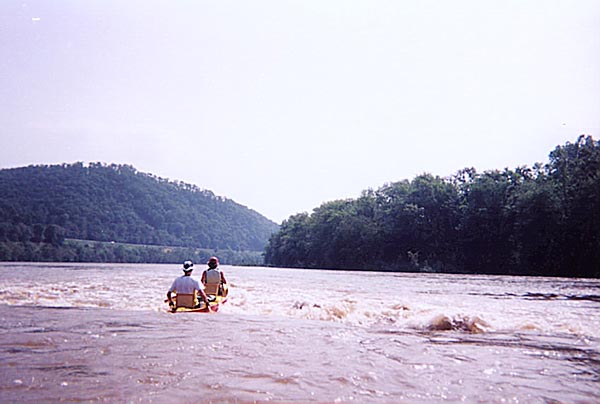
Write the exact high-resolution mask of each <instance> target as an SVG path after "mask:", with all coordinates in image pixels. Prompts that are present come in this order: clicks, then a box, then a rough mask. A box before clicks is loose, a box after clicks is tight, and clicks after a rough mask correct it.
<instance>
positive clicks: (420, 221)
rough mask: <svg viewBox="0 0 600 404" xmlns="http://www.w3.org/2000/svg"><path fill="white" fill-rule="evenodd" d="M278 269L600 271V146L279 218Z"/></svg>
mask: <svg viewBox="0 0 600 404" xmlns="http://www.w3.org/2000/svg"><path fill="white" fill-rule="evenodd" d="M265 263H266V264H267V265H271V266H277V267H292V268H294V267H295V268H323V269H355V270H377V271H398V272H403V271H404V272H434V273H435V272H440V273H463V274H506V275H537V276H560V277H582V278H599V277H600V144H599V143H598V141H595V140H594V139H593V138H592V137H591V136H583V135H582V136H579V138H578V139H577V141H576V142H575V143H569V142H567V143H566V144H565V145H564V146H557V147H556V148H555V149H554V150H553V151H552V152H551V153H550V154H549V163H547V164H540V163H536V164H535V165H534V166H533V167H527V166H523V167H518V168H516V169H514V170H512V169H508V168H505V169H504V170H502V171H500V170H490V171H485V172H483V173H478V172H477V171H476V170H475V169H474V168H465V169H463V170H461V171H459V172H458V173H456V174H455V175H453V176H451V177H446V178H441V177H438V176H433V175H431V174H422V175H419V176H417V177H415V178H414V179H413V180H411V181H408V180H404V181H399V182H394V183H389V184H385V185H384V186H382V187H381V188H379V189H377V190H372V189H369V190H366V191H363V193H362V195H361V196H360V197H359V198H356V199H345V200H336V201H330V202H326V203H323V204H322V205H321V206H319V207H317V208H315V209H314V210H313V212H312V213H310V214H309V213H300V214H296V215H293V216H291V217H290V218H288V219H287V220H285V221H284V222H283V223H282V225H281V227H280V230H279V232H277V233H275V234H274V235H273V236H271V238H270V240H269V243H268V245H267V247H266V252H265Z"/></svg>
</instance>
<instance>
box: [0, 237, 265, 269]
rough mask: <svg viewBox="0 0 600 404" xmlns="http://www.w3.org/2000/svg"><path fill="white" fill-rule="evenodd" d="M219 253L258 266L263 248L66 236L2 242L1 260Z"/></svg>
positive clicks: (117, 259)
mask: <svg viewBox="0 0 600 404" xmlns="http://www.w3.org/2000/svg"><path fill="white" fill-rule="evenodd" d="M213 255H216V256H218V257H219V260H220V261H221V262H222V263H223V264H226V265H239V266H259V265H262V263H263V253H262V252H261V251H234V250H227V249H225V250H222V249H205V248H192V247H178V246H157V245H140V244H129V243H117V242H114V241H94V240H75V239H65V240H63V241H62V242H61V243H54V244H53V243H48V242H40V243H34V242H31V241H26V242H14V241H11V242H6V241H5V242H2V243H0V261H11V262H96V263H133V264H135V263H139V264H141V263H152V264H172V263H180V262H183V261H185V260H192V261H193V262H195V263H205V262H207V261H208V259H209V258H210V257H211V256H213Z"/></svg>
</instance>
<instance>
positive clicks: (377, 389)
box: [0, 263, 600, 403]
mask: <svg viewBox="0 0 600 404" xmlns="http://www.w3.org/2000/svg"><path fill="white" fill-rule="evenodd" d="M222 269H223V270H224V272H225V274H226V275H227V277H228V280H229V283H230V285H231V287H230V297H229V301H228V302H227V303H226V304H225V305H224V306H223V307H222V309H221V310H220V311H219V312H218V313H210V314H206V313H203V314H200V313H179V314H171V313H168V312H166V308H167V307H166V305H165V303H164V301H163V300H164V298H165V292H166V290H167V289H168V287H169V286H170V284H171V282H172V280H173V279H174V278H175V277H176V276H179V275H181V273H182V272H181V268H180V267H178V266H177V265H146V264H145V265H129V264H59V263H54V264H25V263H0V318H1V323H0V363H1V370H0V402H3V403H4V402H38V403H55V402H60V401H67V402H143V403H144V402H155V403H175V402H177V403H196V402H214V403H254V402H262V403H266V402H328V403H329V402H360V403H398V402H401V403H444V402H449V403H456V402H467V403H490V402H492V403H592V402H600V339H599V337H598V330H600V281H599V280H590V279H564V278H532V277H509V276H473V275H442V274H406V273H383V272H370V273H367V272H347V271H324V270H322V271H319V270H293V269H281V268H261V267H246V268H244V267H233V266H223V267H222ZM200 274H201V273H200V270H199V269H196V271H195V273H194V276H196V277H197V278H199V277H200Z"/></svg>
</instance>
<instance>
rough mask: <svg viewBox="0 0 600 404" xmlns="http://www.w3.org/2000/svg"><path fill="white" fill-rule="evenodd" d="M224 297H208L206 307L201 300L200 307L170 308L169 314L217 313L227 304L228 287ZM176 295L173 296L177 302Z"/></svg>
mask: <svg viewBox="0 0 600 404" xmlns="http://www.w3.org/2000/svg"><path fill="white" fill-rule="evenodd" d="M223 286H224V289H223V296H221V295H217V296H215V295H208V300H209V302H208V303H209V305H208V307H206V303H204V302H203V301H202V300H201V299H200V305H199V306H198V307H195V308H193V309H192V308H188V307H177V308H176V309H172V308H170V307H169V308H168V309H167V311H168V312H169V313H216V312H217V311H219V308H220V307H221V306H222V305H224V304H225V303H226V302H227V294H228V292H229V290H228V288H227V285H223ZM175 296H176V295H175V294H174V295H173V297H172V298H173V301H177V299H176V297H175ZM168 302H169V301H168V300H165V303H168Z"/></svg>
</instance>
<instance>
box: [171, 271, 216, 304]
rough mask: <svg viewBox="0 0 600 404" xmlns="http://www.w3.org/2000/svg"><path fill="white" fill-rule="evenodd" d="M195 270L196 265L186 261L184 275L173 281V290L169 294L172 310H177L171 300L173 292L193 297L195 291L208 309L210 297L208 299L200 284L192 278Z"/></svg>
mask: <svg viewBox="0 0 600 404" xmlns="http://www.w3.org/2000/svg"><path fill="white" fill-rule="evenodd" d="M193 270H194V263H193V262H192V261H185V262H184V263H183V275H182V276H180V277H178V278H176V279H175V280H174V281H173V284H172V285H171V288H170V289H169V291H168V292H167V300H168V301H169V307H171V309H174V308H175V302H174V301H173V299H172V298H171V293H172V292H177V293H181V294H189V295H192V294H194V291H198V294H199V295H200V297H201V298H202V300H203V301H204V303H206V307H208V297H206V293H204V290H203V289H202V287H201V286H200V283H199V282H198V281H197V280H196V279H194V278H192V271H193Z"/></svg>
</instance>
